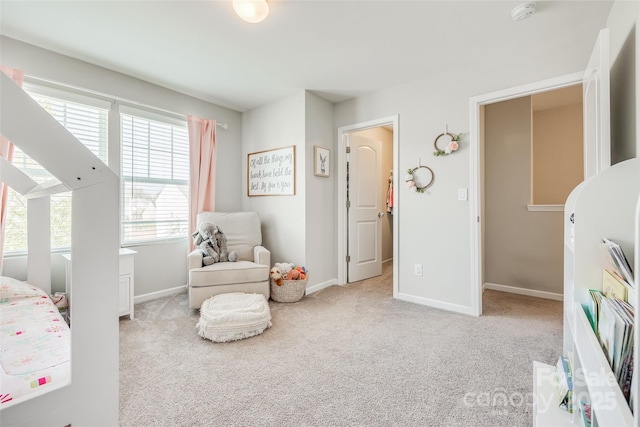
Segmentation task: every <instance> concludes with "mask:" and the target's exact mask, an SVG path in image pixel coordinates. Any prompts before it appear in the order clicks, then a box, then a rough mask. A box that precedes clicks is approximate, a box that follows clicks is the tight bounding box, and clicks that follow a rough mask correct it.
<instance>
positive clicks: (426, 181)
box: [405, 166, 434, 193]
mask: <svg viewBox="0 0 640 427" xmlns="http://www.w3.org/2000/svg"><path fill="white" fill-rule="evenodd" d="M407 173H408V175H407V176H406V177H405V182H406V183H407V187H408V188H409V190H411V191H414V192H416V193H424V190H426V189H427V188H429V187H431V184H433V178H434V174H433V171H432V170H431V168H430V167H428V166H418V167H415V168H413V169H409V170H407Z"/></svg>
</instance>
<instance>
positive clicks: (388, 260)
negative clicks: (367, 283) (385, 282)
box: [382, 258, 393, 264]
mask: <svg viewBox="0 0 640 427" xmlns="http://www.w3.org/2000/svg"><path fill="white" fill-rule="evenodd" d="M392 261H393V258H389V259H385V260H384V261H382V263H383V264H385V263H387V262H392Z"/></svg>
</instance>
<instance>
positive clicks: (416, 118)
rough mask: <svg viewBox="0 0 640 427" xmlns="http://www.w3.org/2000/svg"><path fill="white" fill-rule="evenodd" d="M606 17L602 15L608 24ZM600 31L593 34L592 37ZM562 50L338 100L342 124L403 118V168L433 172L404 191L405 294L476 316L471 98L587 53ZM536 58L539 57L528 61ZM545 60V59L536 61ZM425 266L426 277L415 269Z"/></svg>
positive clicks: (577, 61) (569, 67)
mask: <svg viewBox="0 0 640 427" xmlns="http://www.w3.org/2000/svg"><path fill="white" fill-rule="evenodd" d="M605 19H606V17H603V25H602V27H604V20H605ZM595 37H596V34H595V33H594V42H595ZM575 54H576V52H564V54H557V57H556V56H554V55H555V54H554V55H552V56H553V57H548V58H546V60H545V61H544V64H545V66H544V67H541V66H540V63H539V62H538V63H537V64H536V63H531V64H526V63H519V62H518V63H510V62H509V60H508V58H504V60H502V61H500V63H497V62H486V63H483V64H476V65H475V66H474V67H473V68H464V67H460V68H450V69H448V68H447V67H446V66H445V65H443V66H442V67H440V69H439V70H438V71H435V72H434V73H437V74H434V75H432V76H425V77H424V78H422V79H419V80H416V81H414V82H412V83H409V84H405V85H399V86H396V87H392V88H387V89H384V90H380V91H378V92H375V93H373V94H369V95H365V96H360V97H358V98H355V99H352V100H349V101H345V102H342V103H339V104H337V105H336V108H335V124H336V126H338V127H339V126H347V125H350V124H353V123H359V122H364V121H368V120H373V119H376V118H380V117H387V116H390V115H394V114H398V115H399V129H398V130H397V132H398V133H399V168H400V170H401V171H405V170H406V169H408V168H409V167H415V166H417V165H418V161H419V159H422V164H424V165H427V166H429V167H431V168H432V169H433V171H434V174H435V180H434V183H433V185H432V186H431V187H430V188H429V189H428V190H427V191H426V192H425V193H424V194H417V193H411V192H410V191H409V190H408V189H407V188H406V187H405V186H403V185H400V186H399V189H398V193H399V194H398V198H399V204H398V209H397V215H398V220H399V227H398V230H394V232H396V233H398V242H399V259H398V261H397V262H398V267H399V283H398V287H399V297H401V298H404V299H409V300H412V301H415V302H419V303H424V304H431V305H435V306H439V307H442V308H447V309H452V310H457V311H461V312H467V313H471V312H473V310H472V301H471V295H472V290H471V282H472V280H471V279H472V278H471V253H470V247H471V244H472V243H471V231H472V228H471V224H472V223H471V220H472V219H471V215H470V214H471V206H470V204H469V203H468V202H461V201H458V200H457V191H458V189H459V188H468V187H469V183H470V176H469V170H470V158H469V154H470V150H469V146H468V143H469V142H468V131H469V98H470V97H472V96H477V95H481V94H486V93H490V92H494V91H497V90H500V89H505V88H510V87H514V86H518V85H521V84H525V83H530V82H535V81H540V80H544V79H547V78H551V77H556V76H561V75H565V74H570V73H573V72H578V71H581V70H583V69H584V67H585V66H586V63H585V62H586V61H585V60H584V57H585V56H587V55H586V54H584V53H583V54H581V55H575ZM530 60H531V61H532V62H535V61H536V58H535V57H534V56H532V57H531V58H530ZM538 61H539V59H538ZM447 124H448V128H449V130H450V131H451V132H455V133H458V132H462V133H464V134H465V135H464V136H463V138H462V143H461V145H460V149H459V150H458V151H457V152H455V153H454V154H451V155H449V156H446V157H437V158H436V157H434V156H433V155H432V152H433V151H434V150H433V140H434V139H435V137H436V136H437V135H438V134H440V133H441V132H443V130H444V128H445V125H447ZM414 264H423V266H424V275H423V276H422V277H418V276H415V275H414V274H413V266H414Z"/></svg>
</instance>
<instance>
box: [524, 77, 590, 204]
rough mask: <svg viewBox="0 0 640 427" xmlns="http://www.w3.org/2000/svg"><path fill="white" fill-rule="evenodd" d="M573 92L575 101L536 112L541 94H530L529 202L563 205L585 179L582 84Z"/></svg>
mask: <svg viewBox="0 0 640 427" xmlns="http://www.w3.org/2000/svg"><path fill="white" fill-rule="evenodd" d="M563 90H567V89H563ZM556 92H559V91H556ZM575 92H577V95H575V96H577V100H578V101H579V102H578V103H576V104H570V105H564V106H560V107H556V108H547V109H543V110H537V111H536V110H535V105H536V102H535V99H536V97H538V96H543V95H544V94H542V95H533V96H532V98H533V102H532V104H533V106H534V111H533V132H532V141H533V143H532V148H531V152H532V155H533V171H532V172H533V174H532V185H531V190H532V200H531V201H532V204H535V205H563V204H564V202H565V200H567V197H568V196H569V193H571V190H573V189H574V188H575V186H576V185H578V184H579V183H580V182H582V180H583V178H584V162H583V157H584V156H583V137H582V134H583V132H582V86H576V87H575ZM572 96H573V95H572ZM575 96H574V99H575Z"/></svg>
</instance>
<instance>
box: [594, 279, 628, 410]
mask: <svg viewBox="0 0 640 427" xmlns="http://www.w3.org/2000/svg"><path fill="white" fill-rule="evenodd" d="M589 292H590V294H591V297H592V305H591V307H589V309H591V310H593V314H592V317H593V319H594V324H595V325H596V328H595V329H594V331H595V332H596V336H597V338H598V340H599V342H600V345H601V347H602V350H603V352H604V354H605V356H606V358H607V361H608V362H609V365H610V366H611V370H612V372H613V373H614V376H615V378H616V381H617V383H618V385H619V386H620V389H621V391H622V394H623V395H624V397H625V399H626V400H627V401H628V402H629V401H630V399H631V396H630V393H631V382H632V381H633V378H634V376H633V372H634V369H633V367H634V363H633V347H634V341H633V339H634V338H633V337H634V316H635V315H634V308H633V307H632V306H631V305H630V304H629V303H627V302H625V301H624V300H622V299H620V298H617V297H616V296H613V295H612V296H606V295H604V294H603V293H601V292H599V291H597V290H590V291H589Z"/></svg>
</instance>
